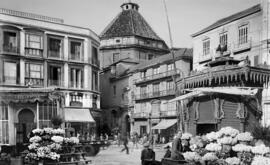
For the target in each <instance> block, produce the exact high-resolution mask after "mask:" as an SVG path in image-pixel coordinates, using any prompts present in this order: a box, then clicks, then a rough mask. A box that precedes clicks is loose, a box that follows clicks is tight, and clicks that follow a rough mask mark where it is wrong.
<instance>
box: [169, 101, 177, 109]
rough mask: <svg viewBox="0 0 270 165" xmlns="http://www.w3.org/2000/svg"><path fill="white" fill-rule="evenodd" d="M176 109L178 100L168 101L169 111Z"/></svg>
mask: <svg viewBox="0 0 270 165" xmlns="http://www.w3.org/2000/svg"><path fill="white" fill-rule="evenodd" d="M175 110H176V102H171V103H167V111H175Z"/></svg>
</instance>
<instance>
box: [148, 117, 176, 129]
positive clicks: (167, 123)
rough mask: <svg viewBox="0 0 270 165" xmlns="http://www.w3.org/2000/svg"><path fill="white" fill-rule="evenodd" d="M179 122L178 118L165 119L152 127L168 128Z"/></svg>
mask: <svg viewBox="0 0 270 165" xmlns="http://www.w3.org/2000/svg"><path fill="white" fill-rule="evenodd" d="M175 123H177V119H165V120H162V121H161V122H160V123H158V124H157V125H155V126H154V127H152V129H167V128H169V127H171V126H173V125H174V124H175Z"/></svg>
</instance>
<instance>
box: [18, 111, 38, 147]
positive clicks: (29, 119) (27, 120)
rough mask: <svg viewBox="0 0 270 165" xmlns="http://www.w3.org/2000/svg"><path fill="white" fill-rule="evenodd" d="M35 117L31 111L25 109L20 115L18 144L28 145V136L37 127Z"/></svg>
mask: <svg viewBox="0 0 270 165" xmlns="http://www.w3.org/2000/svg"><path fill="white" fill-rule="evenodd" d="M34 118H35V115H34V113H33V112H32V111H31V110H29V109H23V110H21V111H20V112H19V114H18V119H19V123H18V125H17V143H28V141H29V139H28V137H27V135H28V134H29V133H30V132H31V131H32V130H33V129H34V128H35V127H36V123H34Z"/></svg>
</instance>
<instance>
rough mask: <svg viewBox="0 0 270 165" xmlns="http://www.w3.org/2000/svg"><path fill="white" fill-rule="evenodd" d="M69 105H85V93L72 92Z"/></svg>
mask: <svg viewBox="0 0 270 165" xmlns="http://www.w3.org/2000/svg"><path fill="white" fill-rule="evenodd" d="M69 95H70V102H69V106H73V107H82V106H83V94H82V93H70V94H69Z"/></svg>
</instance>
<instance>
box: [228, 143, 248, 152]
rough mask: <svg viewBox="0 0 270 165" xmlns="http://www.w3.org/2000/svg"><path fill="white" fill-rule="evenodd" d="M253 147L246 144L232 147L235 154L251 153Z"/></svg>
mask: <svg viewBox="0 0 270 165" xmlns="http://www.w3.org/2000/svg"><path fill="white" fill-rule="evenodd" d="M251 149H252V146H248V145H245V144H236V145H235V146H233V147H232V150H233V151H235V152H251Z"/></svg>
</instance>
